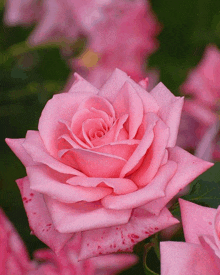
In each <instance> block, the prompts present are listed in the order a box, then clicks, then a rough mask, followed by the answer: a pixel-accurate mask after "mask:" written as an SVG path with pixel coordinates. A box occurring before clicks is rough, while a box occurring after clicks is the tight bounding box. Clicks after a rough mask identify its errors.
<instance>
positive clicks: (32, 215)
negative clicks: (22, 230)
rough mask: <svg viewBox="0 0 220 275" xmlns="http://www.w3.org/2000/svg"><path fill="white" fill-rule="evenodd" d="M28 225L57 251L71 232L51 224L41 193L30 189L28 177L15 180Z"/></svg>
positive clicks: (69, 236) (39, 237) (70, 235)
mask: <svg viewBox="0 0 220 275" xmlns="http://www.w3.org/2000/svg"><path fill="white" fill-rule="evenodd" d="M17 184H18V187H19V189H20V192H21V196H22V200H23V203H24V208H25V211H26V213H27V216H28V221H29V225H30V228H31V231H32V233H33V234H34V235H36V236H37V237H38V239H40V240H41V241H42V242H44V243H45V244H47V245H48V246H49V247H50V248H51V249H52V250H54V251H55V252H59V250H60V249H62V247H63V246H64V245H65V243H66V242H67V241H68V240H69V239H70V238H71V237H72V236H73V234H61V233H59V232H58V231H57V230H56V229H55V228H54V225H53V222H52V219H51V217H50V214H49V212H48V209H47V206H46V204H45V201H44V197H43V195H41V194H39V193H38V192H35V191H33V190H31V189H30V186H29V181H28V178H27V177H25V178H23V179H19V180H17Z"/></svg>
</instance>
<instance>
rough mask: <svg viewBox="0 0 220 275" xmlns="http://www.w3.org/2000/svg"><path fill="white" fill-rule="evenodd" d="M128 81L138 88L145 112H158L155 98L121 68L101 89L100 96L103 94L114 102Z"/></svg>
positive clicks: (116, 70) (115, 71)
mask: <svg viewBox="0 0 220 275" xmlns="http://www.w3.org/2000/svg"><path fill="white" fill-rule="evenodd" d="M125 82H128V83H129V84H131V86H132V87H133V88H134V89H135V90H136V92H137V93H138V95H139V97H140V98H141V99H142V102H143V106H144V112H145V113H147V112H157V111H158V109H159V107H158V105H157V102H156V101H155V99H154V98H153V97H152V96H151V95H150V93H148V92H146V91H145V90H144V89H143V88H142V87H141V86H140V85H138V84H137V83H136V82H134V81H133V80H132V79H131V78H130V77H129V76H127V74H126V73H124V72H123V71H121V70H119V69H115V70H114V72H113V73H112V75H111V76H110V77H109V79H108V80H107V81H106V83H105V84H104V85H103V86H102V88H101V89H100V91H99V96H103V97H105V98H106V99H108V100H109V101H110V102H113V101H114V99H115V98H116V96H117V94H118V92H119V91H120V89H121V88H122V86H123V85H124V84H125Z"/></svg>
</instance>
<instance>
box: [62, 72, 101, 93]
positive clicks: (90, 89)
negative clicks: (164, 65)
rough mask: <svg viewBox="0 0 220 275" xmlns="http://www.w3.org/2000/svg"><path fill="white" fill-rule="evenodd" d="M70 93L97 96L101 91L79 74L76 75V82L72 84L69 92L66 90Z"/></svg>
mask: <svg viewBox="0 0 220 275" xmlns="http://www.w3.org/2000/svg"><path fill="white" fill-rule="evenodd" d="M66 92H68V93H79V94H80V93H89V94H93V95H96V94H98V92H99V90H98V89H96V88H95V87H94V86H93V85H92V84H90V83H89V82H88V81H86V80H85V79H84V78H83V77H81V76H80V75H79V74H77V73H74V82H73V83H72V85H71V87H70V88H69V90H66Z"/></svg>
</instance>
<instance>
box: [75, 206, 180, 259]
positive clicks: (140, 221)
mask: <svg viewBox="0 0 220 275" xmlns="http://www.w3.org/2000/svg"><path fill="white" fill-rule="evenodd" d="M178 222H179V221H178V220H177V219H175V218H174V217H173V216H172V215H171V213H170V212H169V211H168V210H167V209H166V208H164V209H163V210H162V211H161V213H160V215H159V216H155V215H151V214H150V213H149V212H148V211H146V210H145V207H144V206H143V207H138V208H136V209H134V210H133V213H132V215H131V218H130V220H129V222H128V223H127V224H123V225H118V226H113V227H108V228H103V229H102V228H101V229H96V230H88V231H84V232H82V243H81V250H80V254H79V259H80V260H83V259H86V258H89V257H93V256H96V255H101V254H107V253H114V252H119V251H120V252H121V251H132V248H133V246H134V245H135V244H136V243H138V242H140V241H142V240H143V239H145V238H148V237H149V236H150V235H153V234H155V233H156V232H158V231H160V230H162V229H164V228H166V227H168V226H170V225H173V224H176V223H178Z"/></svg>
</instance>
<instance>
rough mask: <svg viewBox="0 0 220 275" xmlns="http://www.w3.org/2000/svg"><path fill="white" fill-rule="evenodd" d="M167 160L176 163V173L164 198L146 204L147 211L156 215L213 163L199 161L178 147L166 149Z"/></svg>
mask: <svg viewBox="0 0 220 275" xmlns="http://www.w3.org/2000/svg"><path fill="white" fill-rule="evenodd" d="M168 153H169V158H168V159H169V160H173V161H175V162H176V163H177V171H176V173H175V175H174V176H173V178H172V179H171V181H170V182H169V183H168V185H167V188H166V191H165V193H166V196H165V197H164V198H160V199H158V200H155V201H152V202H150V203H148V204H147V209H148V211H150V212H151V213H155V214H156V215H157V214H158V213H159V212H160V210H161V209H162V208H163V207H164V206H165V205H166V204H167V203H168V202H169V201H170V200H171V199H172V198H173V197H174V196H175V195H176V194H177V193H178V192H179V191H180V190H182V189H183V188H184V187H185V186H186V185H187V184H189V183H190V182H191V181H193V180H194V179H195V178H196V177H198V176H199V175H200V174H202V173H203V172H205V171H206V170H207V169H208V168H210V167H211V166H213V163H210V162H207V161H204V160H201V159H199V158H197V157H195V156H193V155H191V154H190V153H188V152H187V151H185V150H183V149H181V148H180V147H177V146H176V147H173V148H168Z"/></svg>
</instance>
